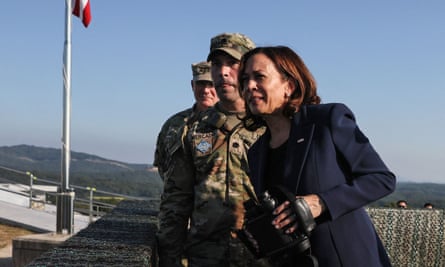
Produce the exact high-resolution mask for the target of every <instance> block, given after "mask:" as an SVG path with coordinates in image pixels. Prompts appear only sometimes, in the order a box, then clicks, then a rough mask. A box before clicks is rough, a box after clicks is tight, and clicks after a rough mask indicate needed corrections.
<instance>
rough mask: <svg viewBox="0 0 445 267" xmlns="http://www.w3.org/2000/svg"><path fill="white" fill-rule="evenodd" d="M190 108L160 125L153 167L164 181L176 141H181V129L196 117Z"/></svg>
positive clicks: (195, 113) (193, 108)
mask: <svg viewBox="0 0 445 267" xmlns="http://www.w3.org/2000/svg"><path fill="white" fill-rule="evenodd" d="M194 110H195V106H193V107H192V108H188V109H185V110H183V111H180V112H178V113H176V114H174V115H173V116H171V117H170V118H168V119H167V120H166V121H165V123H164V124H163V125H162V128H161V131H160V132H159V134H158V139H157V141H156V150H155V155H154V161H153V166H155V167H157V168H158V172H159V175H160V176H161V178H162V179H164V175H165V171H166V170H167V169H168V166H170V165H171V156H172V154H173V152H174V150H175V147H174V146H177V144H178V142H177V141H178V140H181V138H182V137H181V134H182V127H183V126H184V125H185V124H186V123H187V122H189V121H193V120H194V119H195V118H196V117H197V114H198V113H197V112H195V111H194ZM190 119H191V120H190Z"/></svg>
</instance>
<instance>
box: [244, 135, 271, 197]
mask: <svg viewBox="0 0 445 267" xmlns="http://www.w3.org/2000/svg"><path fill="white" fill-rule="evenodd" d="M269 140H270V132H269V131H266V133H265V134H264V135H263V136H261V137H260V138H259V139H258V140H257V142H256V143H255V145H254V146H253V147H252V148H251V149H250V150H249V155H251V157H252V162H253V163H255V166H254V168H251V169H250V173H251V178H254V179H253V180H251V182H252V185H253V186H254V188H255V193H256V194H257V196H258V195H259V194H261V193H262V192H263V191H264V190H265V188H264V176H265V171H266V166H267V162H266V161H267V151H268V141H269Z"/></svg>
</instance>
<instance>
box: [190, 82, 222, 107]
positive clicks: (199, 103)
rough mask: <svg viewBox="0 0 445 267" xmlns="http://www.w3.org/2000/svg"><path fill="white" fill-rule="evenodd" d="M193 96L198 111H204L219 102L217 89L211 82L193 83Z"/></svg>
mask: <svg viewBox="0 0 445 267" xmlns="http://www.w3.org/2000/svg"><path fill="white" fill-rule="evenodd" d="M192 88H193V95H194V97H195V100H196V107H197V109H198V111H203V110H205V109H207V108H209V107H211V106H213V105H215V104H216V102H218V100H219V98H218V95H217V94H216V90H215V87H214V86H213V83H212V82H210V81H196V82H194V81H192Z"/></svg>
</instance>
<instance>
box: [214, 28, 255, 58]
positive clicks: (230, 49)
mask: <svg viewBox="0 0 445 267" xmlns="http://www.w3.org/2000/svg"><path fill="white" fill-rule="evenodd" d="M254 48H255V43H254V42H253V41H252V40H251V39H250V38H249V37H247V36H246V35H244V34H241V33H222V34H219V35H217V36H215V37H213V38H212V39H211V41H210V53H209V55H208V57H207V60H208V61H210V60H211V58H212V56H213V55H214V52H216V51H224V52H226V53H227V54H229V55H231V56H232V57H234V58H235V59H237V60H240V59H241V57H242V56H243V55H244V54H245V53H246V52H247V51H249V50H252V49H254Z"/></svg>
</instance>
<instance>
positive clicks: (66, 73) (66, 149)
mask: <svg viewBox="0 0 445 267" xmlns="http://www.w3.org/2000/svg"><path fill="white" fill-rule="evenodd" d="M71 13H72V2H71V0H65V43H64V51H63V137H62V171H61V184H60V188H59V194H58V201H57V233H58V234H66V233H67V234H71V233H73V231H74V225H73V224H74V216H73V214H74V210H73V206H74V205H73V204H74V191H73V190H72V189H71V188H70V184H69V175H70V160H71V140H70V125H71V17H72V16H71Z"/></svg>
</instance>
